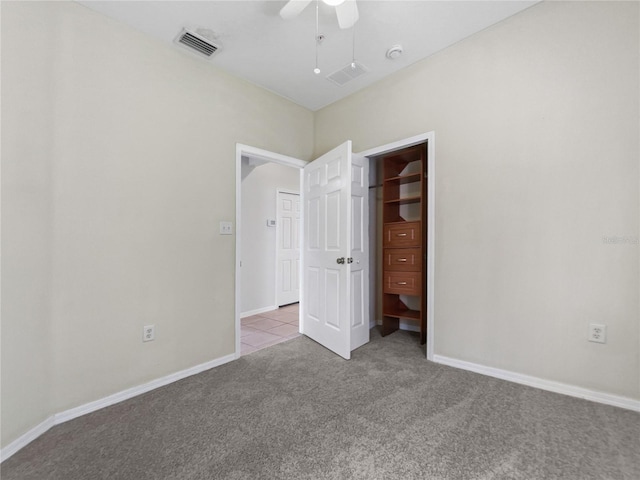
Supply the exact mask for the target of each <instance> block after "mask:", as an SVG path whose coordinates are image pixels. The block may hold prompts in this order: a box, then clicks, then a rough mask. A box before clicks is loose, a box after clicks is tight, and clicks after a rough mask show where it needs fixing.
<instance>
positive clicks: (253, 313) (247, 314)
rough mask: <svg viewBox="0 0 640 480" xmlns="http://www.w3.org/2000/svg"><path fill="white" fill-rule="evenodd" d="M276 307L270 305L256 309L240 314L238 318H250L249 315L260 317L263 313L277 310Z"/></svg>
mask: <svg viewBox="0 0 640 480" xmlns="http://www.w3.org/2000/svg"><path fill="white" fill-rule="evenodd" d="M277 309H278V306H277V305H271V306H269V307H262V308H256V309H255V310H249V311H248V312H242V313H241V314H240V318H246V317H250V316H251V315H260V314H261V313H264V312H272V311H273V310H277Z"/></svg>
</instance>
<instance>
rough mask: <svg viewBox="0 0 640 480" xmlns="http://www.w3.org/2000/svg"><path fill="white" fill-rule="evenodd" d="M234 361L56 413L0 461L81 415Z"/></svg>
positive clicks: (229, 358)
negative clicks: (54, 427)
mask: <svg viewBox="0 0 640 480" xmlns="http://www.w3.org/2000/svg"><path fill="white" fill-rule="evenodd" d="M235 359H236V355H235V353H232V354H231V355H226V356H224V357H220V358H216V359H215V360H211V361H210V362H205V363H201V364H200V365H196V366H194V367H190V368H187V369H185V370H181V371H179V372H176V373H172V374H170V375H167V376H165V377H162V378H158V379H156V380H152V381H150V382H147V383H143V384H142V385H138V386H136V387H132V388H128V389H126V390H122V391H121V392H118V393H114V394H113V395H109V396H108V397H104V398H101V399H100V400H95V401H93V402H89V403H85V404H84V405H80V406H78V407H75V408H70V409H69V410H65V411H63V412H60V413H56V414H55V415H52V416H50V417H49V418H47V419H46V420H45V421H44V422H42V423H40V424H39V425H36V426H35V427H34V428H32V429H31V430H29V431H28V432H27V433H25V434H24V435H21V436H20V437H18V438H17V439H16V440H14V441H13V442H11V443H10V444H9V445H7V446H6V447H5V448H3V449H2V450H1V451H0V459H1V460H0V461H2V462H4V461H5V460H6V459H7V458H9V457H11V456H12V455H13V454H14V453H16V452H17V451H18V450H20V449H21V448H23V447H25V446H26V445H27V444H29V443H30V442H32V441H33V440H35V439H36V438H38V437H39V436H40V435H42V434H43V433H45V432H46V431H47V430H49V429H50V428H51V427H53V426H54V425H59V424H61V423H64V422H67V421H69V420H73V419H74V418H77V417H80V416H82V415H86V414H87V413H91V412H95V411H96V410H100V409H101V408H105V407H109V406H111V405H115V404H116V403H120V402H122V401H124V400H128V399H130V398H133V397H136V396H138V395H142V394H143V393H147V392H150V391H151V390H155V389H156V388H160V387H163V386H165V385H169V384H170V383H173V382H177V381H178V380H182V379H183V378H187V377H190V376H192V375H196V374H198V373H201V372H204V371H205V370H209V369H211V368H214V367H218V366H220V365H223V364H225V363H229V362H230V361H232V360H235Z"/></svg>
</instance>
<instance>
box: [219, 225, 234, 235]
mask: <svg viewBox="0 0 640 480" xmlns="http://www.w3.org/2000/svg"><path fill="white" fill-rule="evenodd" d="M220 235H233V223H232V222H220Z"/></svg>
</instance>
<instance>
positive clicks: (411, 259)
mask: <svg viewBox="0 0 640 480" xmlns="http://www.w3.org/2000/svg"><path fill="white" fill-rule="evenodd" d="M421 252H422V249H421V248H385V249H384V270H385V271H387V270H393V271H396V272H419V271H420V270H421V268H422V253H421Z"/></svg>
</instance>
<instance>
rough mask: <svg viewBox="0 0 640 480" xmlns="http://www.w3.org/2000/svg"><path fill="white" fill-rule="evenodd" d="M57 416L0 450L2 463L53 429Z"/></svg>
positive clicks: (52, 416)
mask: <svg viewBox="0 0 640 480" xmlns="http://www.w3.org/2000/svg"><path fill="white" fill-rule="evenodd" d="M54 417H55V416H54V415H51V416H50V417H49V418H47V419H46V420H45V421H44V422H42V423H40V424H38V425H36V426H35V427H33V428H32V429H31V430H29V431H28V432H27V433H25V434H24V435H21V436H20V437H18V438H16V439H15V440H14V441H13V442H11V443H10V444H9V445H7V446H6V447H4V448H3V449H2V450H0V462H4V461H5V460H6V459H7V458H9V457H11V456H12V455H13V454H14V453H16V452H17V451H18V450H20V449H21V448H23V447H26V446H27V445H28V444H29V443H31V442H33V441H34V440H35V439H36V438H38V437H39V436H40V435H42V434H43V433H45V432H46V431H47V430H49V429H50V428H51V427H53V426H54V425H55V418H54Z"/></svg>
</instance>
